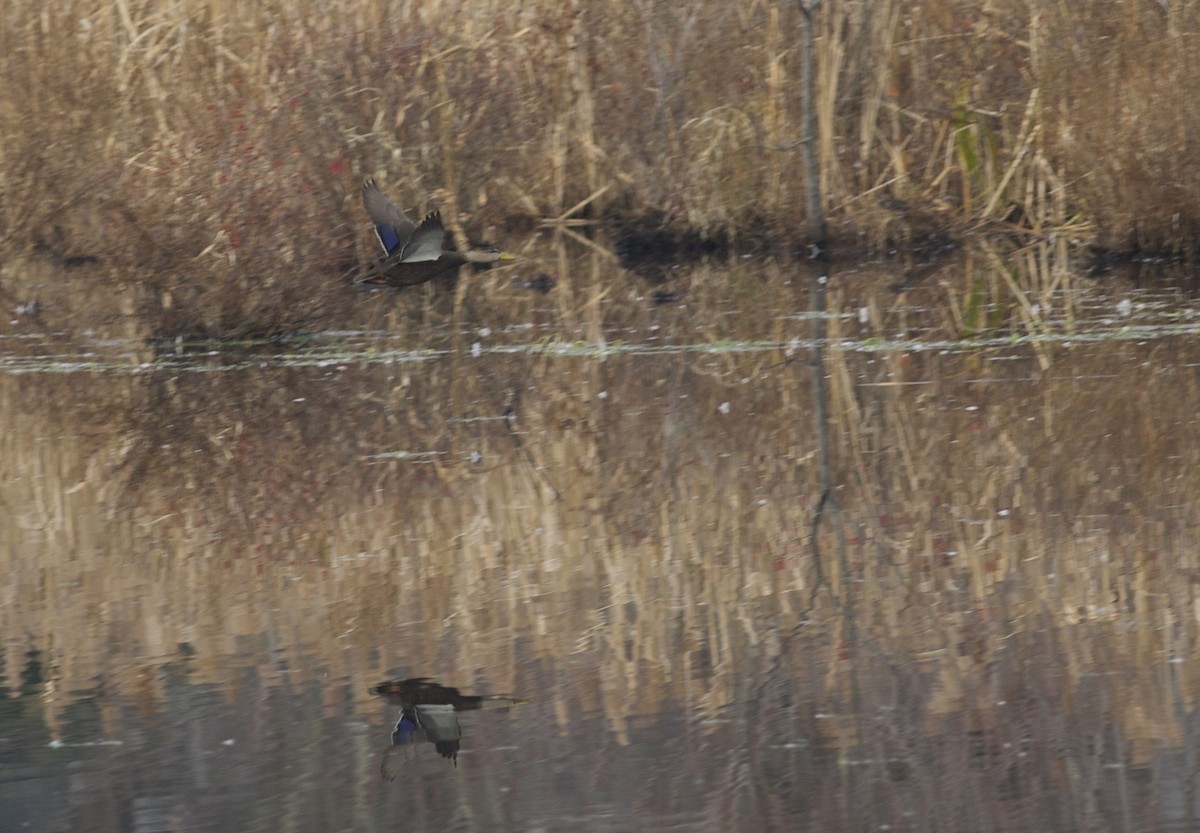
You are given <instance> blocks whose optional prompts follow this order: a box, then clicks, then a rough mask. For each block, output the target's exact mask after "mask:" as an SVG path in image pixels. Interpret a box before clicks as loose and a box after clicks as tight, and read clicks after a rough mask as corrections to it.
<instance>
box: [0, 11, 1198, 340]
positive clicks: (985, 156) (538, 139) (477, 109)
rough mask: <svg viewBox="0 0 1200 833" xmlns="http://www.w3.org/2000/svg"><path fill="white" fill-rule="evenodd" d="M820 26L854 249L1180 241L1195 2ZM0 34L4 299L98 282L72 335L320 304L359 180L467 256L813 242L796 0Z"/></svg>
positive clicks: (21, 29) (1189, 188)
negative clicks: (512, 246) (615, 229)
mask: <svg viewBox="0 0 1200 833" xmlns="http://www.w3.org/2000/svg"><path fill="white" fill-rule="evenodd" d="M817 20H818V26H819V32H818V38H817V49H818V55H817V59H818V60H817V64H818V78H817V98H818V100H817V108H818V116H819V125H820V131H821V135H820V154H819V157H820V163H821V173H822V177H823V182H824V184H825V188H826V192H827V203H828V205H827V207H828V210H829V212H830V217H831V224H832V230H833V233H834V234H835V236H836V238H837V239H838V240H839V241H840V243H841V245H843V247H845V246H847V245H855V246H864V247H867V248H879V247H883V246H897V247H901V248H903V247H906V246H912V245H916V244H919V243H920V241H922V240H923V239H927V238H929V236H931V235H933V236H939V235H943V234H946V233H949V234H951V235H954V236H960V235H963V234H966V233H968V232H970V231H971V230H978V229H984V230H997V229H999V230H1006V231H1007V230H1014V229H1021V230H1024V232H1026V233H1032V234H1044V233H1047V232H1049V231H1051V230H1060V231H1069V232H1070V234H1071V235H1072V236H1073V237H1076V238H1078V239H1080V240H1085V241H1092V242H1095V243H1098V244H1099V245H1101V246H1104V247H1109V248H1115V249H1119V250H1130V249H1153V250H1171V251H1178V252H1188V251H1191V250H1192V249H1193V248H1194V245H1195V238H1196V233H1197V225H1198V223H1197V209H1196V207H1195V200H1194V199H1193V194H1194V193H1195V192H1196V190H1197V187H1196V186H1197V183H1196V178H1197V176H1198V174H1197V173H1196V172H1197V171H1200V164H1198V163H1200V159H1197V158H1196V157H1197V156H1198V155H1200V147H1198V146H1197V144H1196V143H1195V142H1193V141H1190V137H1193V136H1195V135H1197V134H1198V133H1200V129H1198V128H1200V125H1197V124H1196V121H1197V120H1200V114H1197V112H1196V111H1195V108H1191V107H1180V106H1177V105H1178V101H1179V96H1180V95H1181V94H1183V93H1185V92H1186V91H1189V90H1191V89H1194V88H1195V86H1196V82H1197V80H1200V73H1198V69H1200V53H1198V52H1197V49H1198V47H1197V46H1196V37H1195V35H1196V34H1197V33H1198V32H1200V7H1197V6H1196V4H1192V3H1163V4H1154V3H1132V2H1123V3H1113V2H1101V1H1100V0H1084V2H1065V0H1058V1H1057V2H1051V3H1048V4H1046V3H1043V4H1035V3H1029V2H1021V0H992V1H991V2H973V3H962V2H948V0H935V2H931V3H922V4H919V5H913V4H908V3H900V2H895V1H894V0H884V2H879V3H866V2H827V3H825V4H823V6H822V8H821V9H820V12H819V14H818V16H817ZM0 24H2V26H0V90H2V92H0V257H2V259H3V270H4V271H3V274H2V278H3V290H4V292H5V299H6V302H7V301H10V300H11V301H13V302H14V303H15V302H16V301H21V300H28V299H32V298H37V299H40V300H42V301H44V302H45V301H57V300H63V301H65V300H66V299H69V298H74V299H78V298H80V297H89V296H93V295H94V296H96V298H95V301H96V304H95V305H91V304H89V305H87V306H86V307H84V308H83V309H82V310H81V316H83V317H82V318H81V319H80V322H83V321H85V320H86V323H88V324H89V325H94V324H95V323H96V322H95V321H94V319H95V317H96V316H97V315H108V316H111V317H119V316H120V315H130V314H137V315H139V316H141V317H142V319H143V320H144V321H145V322H146V327H147V329H148V331H149V332H148V334H149V335H151V336H158V337H166V336H174V335H178V334H188V335H212V336H236V335H244V334H270V333H280V332H291V331H294V330H297V329H304V328H313V327H319V326H321V325H323V324H324V325H328V324H330V323H333V322H336V321H338V320H340V317H341V316H342V315H343V314H344V313H345V311H346V309H347V307H348V306H351V305H353V304H354V302H355V298H356V296H355V295H354V294H353V293H347V291H346V286H345V281H344V280H343V279H342V276H343V274H344V272H345V270H346V269H347V268H348V267H350V266H352V265H354V264H356V263H359V262H361V261H363V260H364V259H365V258H366V257H369V256H370V245H371V241H370V238H369V232H368V230H367V228H366V224H365V223H364V221H363V218H362V217H361V215H360V211H359V207H358V204H357V196H356V195H357V188H358V184H359V182H360V180H361V178H362V177H363V176H364V175H368V174H373V175H377V176H379V177H380V178H381V181H383V182H384V183H386V185H387V186H388V187H389V188H392V189H393V191H394V192H395V193H396V196H397V198H398V199H399V200H400V201H401V202H402V203H404V204H405V207H406V208H415V209H418V210H421V209H424V208H426V207H430V206H432V205H434V204H437V205H439V206H440V207H441V208H442V210H443V215H444V216H445V217H446V218H447V219H448V222H449V224H450V225H451V226H452V228H453V230H454V232H455V233H456V235H458V237H459V240H460V244H461V243H462V242H463V235H471V236H479V237H488V236H491V237H499V236H504V237H505V238H506V242H507V241H511V240H513V239H514V238H516V240H517V242H518V243H519V234H518V232H519V230H522V229H527V228H529V227H530V226H531V225H532V224H534V223H536V222H538V221H542V220H551V221H564V220H568V219H572V218H574V219H580V218H590V219H597V220H602V221H605V222H608V223H610V224H619V223H620V218H623V217H624V218H628V217H639V216H653V217H655V218H657V220H656V222H661V223H665V224H667V225H669V226H671V227H677V228H686V229H690V230H692V231H693V232H695V233H697V234H700V235H702V236H703V235H720V236H721V237H722V239H731V240H733V241H735V242H737V241H741V242H742V243H755V244H772V245H775V244H791V243H796V242H798V241H800V240H801V239H802V237H803V223H802V221H803V208H802V206H803V199H802V193H803V182H802V174H801V170H800V167H799V154H798V150H797V147H796V145H795V143H796V142H797V140H799V139H800V138H801V137H800V135H799V125H800V117H799V107H800V102H799V101H798V98H799V84H798V73H799V66H800V63H799V57H798V55H797V49H798V46H797V45H798V43H799V31H800V19H799V14H798V12H797V10H796V4H795V3H791V2H767V0H745V2H737V3H725V2H708V1H707V0H694V2H683V3H669V4H665V3H652V2H649V1H648V0H638V1H637V2H629V3H625V2H621V3H615V2H586V3H585V2H582V1H581V0H524V1H523V2H522V1H520V0H460V2H451V0H437V1H436V2H434V1H433V0H429V1H427V2H414V0H388V2H381V1H377V0H369V1H368V2H342V3H336V4H333V5H329V4H313V3H304V2H300V3H295V2H283V0H261V2H254V3H241V2H233V0H182V1H181V2H178V3H171V4H160V3H137V2H133V1H132V0H116V1H115V2H109V1H108V0H104V2H101V0H57V1H56V2H54V3H41V2H33V0H12V2H10V3H6V4H5V7H4V10H3V12H0ZM647 212H649V213H647ZM57 306H61V305H57ZM47 307H48V308H55V307H56V305H55V304H53V303H47ZM110 307H111V309H110ZM56 323H57V322H56ZM61 323H63V324H64V325H65V326H69V325H70V324H71V322H70V321H66V322H61Z"/></svg>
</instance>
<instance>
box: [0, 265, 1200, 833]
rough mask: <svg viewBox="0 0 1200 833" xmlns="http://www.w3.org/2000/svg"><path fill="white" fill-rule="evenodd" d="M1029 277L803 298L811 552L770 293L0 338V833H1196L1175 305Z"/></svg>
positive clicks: (801, 357)
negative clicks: (821, 468) (818, 319)
mask: <svg viewBox="0 0 1200 833" xmlns="http://www.w3.org/2000/svg"><path fill="white" fill-rule="evenodd" d="M1061 262H1062V261H1061V251H1059V250H1058V249H1055V248H1053V247H1052V246H1048V248H1046V249H1037V248H1036V247H1035V248H1032V249H1027V250H1023V251H1021V252H1017V253H1015V254H1006V255H1003V256H1002V255H999V254H996V253H995V252H994V251H991V250H985V251H978V252H967V253H964V254H962V255H961V256H957V257H955V258H954V259H953V260H949V261H946V262H944V263H942V264H939V265H938V266H936V267H934V266H929V267H923V266H919V265H918V266H914V265H913V264H907V263H902V262H899V261H897V262H881V263H875V264H867V265H861V266H856V267H853V268H851V267H849V266H846V267H841V268H840V269H839V271H837V272H836V273H835V276H834V280H833V282H832V287H833V289H832V297H831V314H830V316H829V319H828V324H829V337H830V341H829V344H828V350H827V354H826V364H825V368H824V372H825V374H826V376H827V379H828V388H829V395H830V411H829V427H830V432H831V447H832V464H833V476H834V482H835V484H836V488H835V489H834V492H833V495H832V500H833V504H832V506H831V507H830V509H829V510H828V511H827V514H826V516H825V520H824V522H823V523H822V525H821V527H820V529H819V530H818V532H817V534H816V536H815V538H814V537H813V520H814V510H815V508H816V505H817V503H818V500H819V496H820V495H819V487H818V480H817V477H818V471H817V469H818V459H817V438H816V432H815V430H814V418H813V410H812V403H811V384H810V372H811V371H810V365H809V359H808V355H809V354H808V345H809V342H808V338H809V333H810V327H811V320H810V316H808V315H806V313H805V310H806V309H808V294H807V293H808V289H807V287H808V280H809V274H808V272H807V271H806V269H807V268H808V265H807V264H805V263H803V262H799V263H798V262H794V261H788V260H774V259H768V258H746V259H736V260H734V261H733V262H730V263H710V264H701V265H697V266H694V267H689V268H686V269H678V270H673V271H672V273H671V275H670V277H669V281H668V283H667V284H666V286H665V289H666V292H665V293H664V294H660V295H659V296H658V298H657V299H656V298H655V297H654V296H653V295H652V293H653V292H654V291H655V289H656V288H658V287H656V286H654V285H651V284H647V283H645V282H644V281H643V280H642V279H640V278H637V277H636V276H633V275H631V274H628V273H626V272H624V271H622V270H621V269H619V267H618V266H617V265H616V264H615V263H613V262H612V261H611V260H610V259H608V258H606V257H604V256H602V255H601V254H598V253H596V252H594V251H591V250H584V249H580V250H578V251H576V250H570V249H563V250H557V251H554V250H550V249H547V250H545V251H541V252H534V253H532V254H531V255H530V256H529V257H528V258H527V260H526V265H525V266H524V267H518V269H517V270H515V271H510V272H507V273H506V272H490V273H486V274H483V275H475V276H472V277H471V281H472V285H471V286H470V287H469V289H468V292H467V303H465V304H464V305H463V307H462V309H461V310H460V311H459V313H458V315H457V316H456V315H455V313H454V311H453V308H452V304H451V303H449V302H448V301H447V299H446V298H444V297H441V298H439V297H437V296H436V295H434V294H433V293H431V292H424V291H422V290H417V291H409V292H406V293H390V292H384V293H363V295H362V302H361V316H362V317H361V320H358V321H353V322H348V324H347V327H346V328H345V329H343V330H339V331H336V332H326V333H321V334H317V335H313V336H309V337H306V338H303V339H301V338H297V339H294V340H291V341H287V342H284V343H278V344H270V345H256V344H244V345H219V346H218V345H206V346H204V345H201V346H197V345H187V344H178V345H174V344H172V345H165V346H161V345H160V346H158V347H155V346H153V345H150V344H148V343H147V342H146V341H145V340H144V339H143V338H140V337H138V336H137V333H138V327H139V323H138V322H137V321H136V320H131V319H122V318H119V317H118V318H108V319H104V320H103V321H97V322H91V323H92V326H90V327H80V326H78V325H79V323H80V321H81V320H82V319H80V318H73V319H72V318H70V315H68V312H65V311H61V310H55V309H53V308H51V307H47V308H46V309H45V310H44V312H42V313H41V314H40V315H38V316H31V315H28V314H26V313H25V312H24V311H21V312H18V313H14V315H13V318H12V320H11V321H10V322H9V323H8V324H7V325H6V327H5V329H3V330H0V371H2V373H0V410H2V413H3V415H4V419H3V422H2V423H0V425H2V426H3V427H2V429H0V444H2V447H3V451H2V453H0V465H2V466H3V474H2V476H0V512H2V513H3V516H4V518H5V523H4V524H3V525H2V526H0V529H3V532H2V533H0V534H2V535H3V539H2V544H0V559H2V568H3V574H4V575H5V576H6V577H7V579H6V581H5V582H4V583H3V586H2V587H0V593H2V594H3V595H2V597H0V598H2V602H0V633H3V635H4V636H3V638H4V642H3V646H4V651H3V654H2V655H0V663H2V664H0V685H3V689H4V691H3V697H2V698H0V829H3V830H35V831H56V830H64V831H66V830H75V831H82V830H86V831H93V830H94V831H129V830H134V831H140V832H141V833H150V832H151V831H177V830H188V831H230V830H238V831H276V830H293V831H340V830H346V831H374V830H380V831H382V830H387V831H394V830H413V831H424V830H428V831H438V832H439V833H442V832H443V831H447V830H464V831H475V830H479V831H639V830H647V829H659V830H664V831H680V832H681V833H682V832H683V831H708V830H713V831H716V830H720V831H729V830H755V831H758V830H762V831H774V830H779V831H793V830H805V829H813V830H823V831H830V830H834V831H836V830H914V831H918V830H919V831H927V830H954V831H963V830H989V831H1002V830H1003V831H1007V830H1013V831H1017V830H1022V831H1023V830H1080V831H1083V830H1089V831H1098V830H1121V831H1125V830H1159V829H1189V830H1190V829H1200V827H1198V821H1197V819H1198V817H1200V789H1198V788H1200V780H1198V779H1200V768H1198V765H1197V760H1198V754H1200V709H1198V706H1197V694H1198V693H1200V686H1198V682H1200V679H1198V674H1197V668H1198V666H1197V639H1198V637H1200V546H1198V545H1197V535H1196V533H1197V520H1198V513H1197V506H1196V500H1195V495H1196V494H1197V492H1198V490H1200V459H1197V458H1198V457H1200V432H1198V430H1197V416H1196V415H1197V413H1198V412H1200V376H1198V371H1197V368H1198V367H1200V350H1197V343H1198V339H1197V332H1198V331H1200V315H1198V314H1197V311H1198V310H1200V305H1198V304H1197V303H1196V301H1195V299H1194V297H1193V296H1192V295H1191V294H1190V293H1189V292H1186V291H1184V290H1182V289H1169V288H1163V285H1162V284H1161V283H1158V284H1154V286H1155V287H1156V288H1138V287H1136V286H1135V284H1134V282H1132V281H1131V280H1129V279H1127V278H1125V277H1122V276H1108V277H1105V278H1103V279H1099V280H1093V279H1085V278H1083V277H1081V276H1079V275H1078V274H1075V273H1073V272H1071V271H1070V270H1069V269H1067V268H1066V267H1064V266H1061V265H1058V264H1061ZM530 263H532V265H529V264H530ZM522 269H524V270H525V271H521V270H522ZM543 270H544V271H550V272H551V273H552V274H553V275H554V277H555V279H556V280H557V282H558V285H557V286H556V287H555V288H554V289H553V290H552V291H551V292H549V293H547V294H541V293H537V292H532V291H529V290H527V289H522V288H520V287H518V286H516V284H517V283H519V282H521V281H524V280H529V279H531V278H532V277H533V276H534V275H535V274H536V273H537V272H538V271H543ZM667 293H669V294H667ZM118 306H119V305H118ZM70 314H71V315H75V314H78V315H80V316H82V315H83V313H82V312H80V313H74V312H72V313H70ZM55 315H61V316H63V318H62V320H61V321H60V320H56V319H55ZM88 330H90V332H88ZM68 332H70V333H72V334H71V335H67V334H66V333H68ZM80 333H82V334H80ZM412 678H426V679H425V682H423V683H420V684H417V683H409V684H407V685H399V684H397V685H396V686H394V687H393V688H392V689H391V690H390V691H389V692H388V696H380V695H378V694H373V693H372V692H371V689H372V688H373V687H375V686H377V685H379V684H380V683H383V682H384V681H387V680H393V681H403V680H410V679H412ZM489 698H490V699H489Z"/></svg>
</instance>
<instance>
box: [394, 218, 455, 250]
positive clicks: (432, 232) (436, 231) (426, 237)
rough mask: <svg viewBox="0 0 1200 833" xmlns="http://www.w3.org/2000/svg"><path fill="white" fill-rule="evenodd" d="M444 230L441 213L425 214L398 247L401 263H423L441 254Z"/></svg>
mask: <svg viewBox="0 0 1200 833" xmlns="http://www.w3.org/2000/svg"><path fill="white" fill-rule="evenodd" d="M445 238H446V230H445V228H443V227H442V215H441V214H439V213H438V212H436V211H434V212H432V213H430V214H428V215H426V217H425V219H424V220H422V221H421V225H419V226H417V228H416V231H414V232H413V233H412V234H411V235H410V236H409V238H408V240H407V241H405V243H404V245H403V246H402V247H401V249H400V257H399V261H400V262H401V263H424V262H426V261H430V260H437V259H438V258H439V257H441V256H442V241H443V240H445Z"/></svg>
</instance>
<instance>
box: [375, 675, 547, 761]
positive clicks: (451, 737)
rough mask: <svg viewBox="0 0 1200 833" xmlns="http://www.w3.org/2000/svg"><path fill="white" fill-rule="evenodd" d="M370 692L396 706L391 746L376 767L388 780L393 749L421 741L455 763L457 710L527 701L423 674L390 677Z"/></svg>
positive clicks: (458, 734) (458, 739)
mask: <svg viewBox="0 0 1200 833" xmlns="http://www.w3.org/2000/svg"><path fill="white" fill-rule="evenodd" d="M371 693H372V694H374V695H376V696H379V697H382V698H384V699H385V700H387V701H388V702H389V703H392V704H393V705H397V706H399V707H400V719H399V720H397V721H396V726H395V728H394V729H393V730H392V745H391V746H390V747H389V748H388V749H387V751H385V752H384V754H383V763H382V765H381V767H380V771H381V772H382V774H383V777H384V779H385V780H388V781H392V780H394V779H395V778H396V775H397V773H396V770H395V767H396V764H398V763H399V762H398V761H397V760H395V757H396V755H395V753H396V751H397V750H398V749H404V748H408V749H411V748H412V747H413V746H414V745H415V744H416V743H417V742H418V741H421V740H425V741H428V742H429V743H432V744H433V746H434V748H435V749H437V751H438V754H439V755H441V756H442V757H443V758H445V759H447V760H449V761H453V762H454V765H455V766H458V750H459V748H460V746H461V741H462V727H461V726H460V725H459V722H458V713H459V712H467V711H477V710H481V709H487V710H497V709H509V708H512V707H513V706H519V705H521V704H522V703H525V702H527V701H525V700H518V699H516V698H514V697H507V696H505V695H497V694H489V695H474V694H463V693H462V692H460V691H459V690H458V689H457V688H452V687H450V686H444V685H441V684H439V683H435V682H433V681H432V680H430V679H428V678H427V677H411V678H409V679H407V680H390V681H388V682H386V683H380V684H379V685H377V686H375V687H373V688H372V689H371Z"/></svg>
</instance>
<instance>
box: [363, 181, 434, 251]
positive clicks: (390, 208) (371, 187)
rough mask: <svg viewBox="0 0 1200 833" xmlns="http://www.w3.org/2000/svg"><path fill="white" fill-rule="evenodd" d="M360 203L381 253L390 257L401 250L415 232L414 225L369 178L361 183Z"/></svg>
mask: <svg viewBox="0 0 1200 833" xmlns="http://www.w3.org/2000/svg"><path fill="white" fill-rule="evenodd" d="M362 201H363V208H364V209H365V210H366V212H367V216H368V217H370V218H371V222H372V223H374V224H375V236H376V237H378V238H379V245H380V246H382V247H383V253H384V254H385V255H388V256H390V255H393V254H395V253H396V252H397V251H399V250H400V249H402V248H403V247H404V245H405V244H406V243H408V240H409V238H410V237H412V236H413V232H414V231H416V230H417V225H416V223H414V222H413V221H412V220H410V219H409V218H408V217H407V216H406V215H405V213H404V212H403V211H401V210H400V209H399V208H397V207H396V206H395V204H393V203H392V201H391V200H389V199H388V198H387V197H385V196H384V195H383V192H382V191H380V190H379V186H378V185H376V184H375V180H374V179H373V178H371V177H367V178H366V179H365V180H364V181H363V186H362ZM421 225H424V223H422V224H421Z"/></svg>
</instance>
